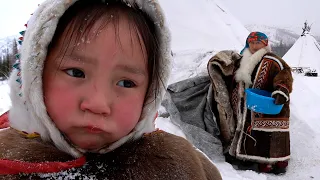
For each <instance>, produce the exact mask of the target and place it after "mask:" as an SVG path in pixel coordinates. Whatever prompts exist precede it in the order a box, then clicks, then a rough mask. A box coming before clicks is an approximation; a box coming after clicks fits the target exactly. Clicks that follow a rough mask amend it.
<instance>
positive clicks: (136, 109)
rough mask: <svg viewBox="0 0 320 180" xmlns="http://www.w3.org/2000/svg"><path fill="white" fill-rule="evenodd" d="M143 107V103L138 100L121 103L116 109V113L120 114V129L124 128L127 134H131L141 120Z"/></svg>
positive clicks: (118, 122)
mask: <svg viewBox="0 0 320 180" xmlns="http://www.w3.org/2000/svg"><path fill="white" fill-rule="evenodd" d="M134 102H136V103H134ZM142 105H143V101H141V100H140V99H136V98H135V99H131V100H125V101H123V103H119V104H118V105H117V107H116V109H115V112H118V113H117V114H116V116H118V118H117V119H118V121H117V124H118V127H122V128H121V129H122V130H123V131H125V132H126V133H128V132H130V131H131V130H132V129H133V128H134V127H135V126H136V124H137V123H138V121H139V119H140V116H141V111H142Z"/></svg>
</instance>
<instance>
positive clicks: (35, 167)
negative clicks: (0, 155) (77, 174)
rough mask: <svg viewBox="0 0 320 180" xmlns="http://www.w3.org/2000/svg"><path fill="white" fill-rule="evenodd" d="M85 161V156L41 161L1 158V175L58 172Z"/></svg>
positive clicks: (81, 164) (82, 163) (78, 165)
mask: <svg viewBox="0 0 320 180" xmlns="http://www.w3.org/2000/svg"><path fill="white" fill-rule="evenodd" d="M85 163H86V158H85V156H82V157H81V158H78V159H76V160H74V161H67V162H39V163H30V162H24V161H15V160H7V159H0V175H9V174H11V175H12V174H19V173H26V174H30V173H56V172H60V171H63V170H68V169H71V168H74V167H80V166H83V165H84V164H85Z"/></svg>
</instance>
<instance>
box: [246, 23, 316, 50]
mask: <svg viewBox="0 0 320 180" xmlns="http://www.w3.org/2000/svg"><path fill="white" fill-rule="evenodd" d="M245 27H246V28H247V29H248V30H249V31H261V32H264V33H265V34H266V35H267V36H268V37H269V39H270V42H271V45H277V44H279V43H280V42H281V41H282V43H284V44H294V43H295V42H296V41H297V40H298V38H299V37H300V35H301V33H302V29H301V27H274V26H266V25H257V24H249V25H245ZM311 32H312V30H311ZM317 35H318V34H314V37H315V39H316V40H317V41H318V42H320V35H318V36H317Z"/></svg>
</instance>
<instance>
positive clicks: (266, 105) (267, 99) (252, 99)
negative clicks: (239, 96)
mask: <svg viewBox="0 0 320 180" xmlns="http://www.w3.org/2000/svg"><path fill="white" fill-rule="evenodd" d="M245 92H246V98H247V108H248V109H250V110H251V111H254V112H257V113H262V114H279V113H280V112H281V109H282V107H283V104H281V105H276V104H274V101H275V99H274V98H272V97H271V93H270V92H268V91H264V90H261V89H251V88H248V89H246V90H245Z"/></svg>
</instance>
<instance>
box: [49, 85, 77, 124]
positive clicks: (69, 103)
mask: <svg viewBox="0 0 320 180" xmlns="http://www.w3.org/2000/svg"><path fill="white" fill-rule="evenodd" d="M45 102H46V107H47V111H48V113H49V115H50V116H51V119H52V120H53V121H54V122H55V124H56V125H57V126H58V128H59V129H61V130H64V129H65V128H66V127H65V126H67V125H68V123H67V121H69V120H71V118H70V117H69V114H70V113H71V114H72V112H73V111H74V110H75V108H76V107H77V104H76V102H77V99H76V96H75V92H74V91H73V92H72V91H70V90H68V88H64V87H62V86H56V87H50V90H48V91H47V92H46V100H45Z"/></svg>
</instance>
